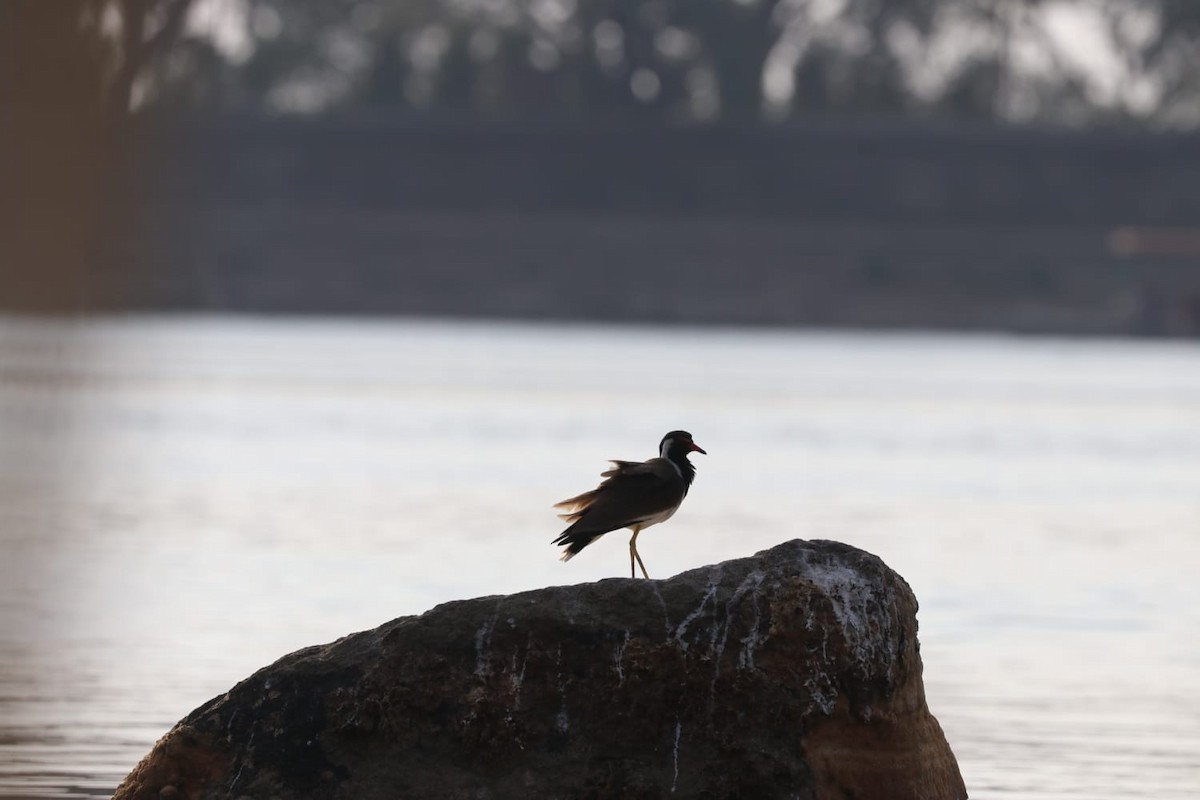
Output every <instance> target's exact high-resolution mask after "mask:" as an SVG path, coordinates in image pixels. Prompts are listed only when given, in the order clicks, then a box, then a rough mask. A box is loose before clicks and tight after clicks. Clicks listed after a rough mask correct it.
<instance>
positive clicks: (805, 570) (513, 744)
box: [116, 541, 966, 800]
mask: <svg viewBox="0 0 1200 800" xmlns="http://www.w3.org/2000/svg"><path fill="white" fill-rule="evenodd" d="M916 612H917V601H916V599H915V598H914V597H913V593H912V590H911V589H909V587H908V584H907V583H905V581H904V579H903V578H901V577H900V576H899V575H897V574H896V573H895V572H893V571H892V570H891V569H889V568H888V567H887V566H886V565H885V564H884V563H883V562H882V561H881V560H880V559H878V558H877V557H875V556H873V555H871V554H869V553H865V552H863V551H861V550H857V549H855V548H853V547H850V546H848V545H844V544H840V543H837V542H828V541H813V542H805V541H791V542H787V543H785V544H781V545H779V546H778V547H775V548H772V549H770V550H766V551H764V552H761V553H758V554H757V555H755V556H753V557H751V558H743V559H738V560H735V561H727V562H725V563H723V564H717V565H716V566H711V567H705V568H702V569H696V570H692V571H690V572H685V573H683V574H682V575H678V576H676V577H674V578H671V579H670V580H665V581H647V580H628V579H624V578H620V579H611V580H604V581H600V582H599V583H592V584H583V585H579V586H562V587H552V588H548V589H540V590H537V591H531V592H524V593H521V594H515V595H511V596H507V597H482V598H479V599H476V600H465V601H460V602H453V603H446V604H444V605H440V606H438V607H436V608H434V609H433V610H431V611H429V612H427V613H425V614H422V615H421V616H417V617H402V618H400V619H397V620H394V621H392V622H389V623H387V624H386V625H383V626H381V627H379V628H377V629H375V630H373V631H366V632H363V633H356V634H352V635H350V636H347V637H345V638H342V639H339V640H338V641H336V642H333V643H332V644H327V645H322V646H319V647H310V648H307V649H304V650H300V651H298V652H295V653H292V654H291V655H288V656H285V657H283V658H281V659H280V660H279V661H277V662H276V663H274V664H272V665H271V666H269V667H266V668H265V669H262V670H259V671H258V672H257V673H255V674H254V675H252V676H251V677H249V678H248V679H246V680H244V681H242V682H241V683H239V684H238V685H237V686H235V687H233V689H231V690H230V691H229V692H228V693H227V694H225V695H222V696H221V697H218V698H216V699H214V700H212V701H210V702H209V703H207V704H205V705H204V706H201V707H200V708H198V709H196V710H195V711H193V712H192V713H191V714H189V715H188V716H187V717H186V718H185V719H184V720H182V721H181V722H180V723H179V724H178V725H176V726H175V727H174V728H173V729H172V730H171V731H170V732H169V733H167V735H166V736H164V737H163V738H162V739H161V740H160V741H159V742H158V743H157V744H156V745H155V747H154V749H153V750H152V751H151V753H150V754H149V755H148V756H146V758H145V759H144V760H143V761H142V763H141V764H140V765H139V766H138V767H137V768H136V769H135V770H134V771H133V773H132V774H130V775H129V777H128V778H126V780H125V782H124V783H123V784H121V786H120V788H119V789H118V790H117V793H116V798H118V800H159V798H170V797H174V798H226V797H229V798H236V797H243V796H245V797H249V798H261V799H262V800H267V799H268V798H347V799H350V798H353V799H354V800H372V798H380V799H381V800H382V798H388V800H392V798H472V799H473V800H476V799H479V798H530V797H538V798H553V797H560V798H584V797H587V798H608V797H613V798H659V797H669V796H674V797H705V798H726V797H728V798H735V797H736V798H751V797H753V798H773V797H779V798H784V797H787V798H813V799H814V800H824V798H854V799H855V800H875V799H878V800H906V799H908V798H912V799H913V800H916V798H922V799H923V800H943V799H944V800H952V799H957V798H965V797H966V790H965V788H964V786H963V781H962V777H961V775H960V774H959V770H958V765H957V764H956V762H955V760H954V755H953V754H952V753H951V752H950V747H949V745H948V744H947V743H946V739H945V737H944V736H943V734H942V730H941V728H940V727H939V725H938V723H937V720H935V719H934V718H933V716H932V715H931V714H930V713H929V709H928V707H927V706H926V703H925V690H924V686H923V685H922V682H921V658H920V654H919V646H918V643H917V621H916Z"/></svg>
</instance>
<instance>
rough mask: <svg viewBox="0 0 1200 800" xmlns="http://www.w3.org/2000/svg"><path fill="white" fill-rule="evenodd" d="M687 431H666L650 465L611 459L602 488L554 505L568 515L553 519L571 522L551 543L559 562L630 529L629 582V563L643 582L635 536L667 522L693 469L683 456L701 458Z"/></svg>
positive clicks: (633, 574) (693, 476)
mask: <svg viewBox="0 0 1200 800" xmlns="http://www.w3.org/2000/svg"><path fill="white" fill-rule="evenodd" d="M703 452H704V449H703V448H702V447H700V445H698V444H696V443H695V442H693V441H692V435H691V434H690V433H688V432H687V431H671V432H670V433H668V434H667V435H666V436H664V437H663V438H662V442H660V443H659V445H658V458H652V459H650V460H649V461H617V460H615V459H614V460H613V462H612V463H613V468H612V469H610V470H608V471H607V472H602V473H600V477H602V478H606V479H607V480H605V481H604V482H603V483H601V484H600V485H599V486H597V487H596V488H595V489H592V490H591V491H590V492H584V493H583V494H581V495H579V496H578V497H572V498H571V499H569V500H563V501H562V502H561V503H556V504H555V505H554V507H555V508H561V509H563V510H564V511H566V512H567V513H565V514H559V515H558V516H559V517H560V518H562V519H564V520H566V521H567V522H570V523H573V524H572V525H571V527H569V528H567V529H566V530H565V531H563V532H562V533H561V534H559V536H558V538H557V539H555V540H554V544H565V545H566V548H565V549H564V550H563V554H562V560H563V561H569V560H570V559H571V557H573V556H575V555H576V554H578V553H579V551H580V550H582V549H583V548H585V547H587V546H588V545H589V544H591V543H592V542H594V541H596V540H597V539H599V538H600V537H601V536H603V535H604V534H606V533H608V532H609V531H615V530H617V529H618V528H629V529H630V530H632V531H633V538H631V539H630V540H629V577H631V578H636V577H637V575H636V573H634V571H633V561H634V559H637V564H638V566H639V567H641V568H642V575H643V576H645V577H646V579H647V580H648V579H649V578H650V576H649V575H648V574H646V565H645V564H643V563H642V557H641V556H640V555H638V551H637V538H638V534H639V533H641V532H642V531H643V530H645V529H646V528H649V527H650V526H651V525H657V524H658V523H660V522H666V521H667V520H669V519H670V518H671V515H672V514H674V513H675V512H676V510H678V508H679V504H680V503H682V502H683V498H685V497H687V493H688V488H689V487H690V486H691V485H692V479H693V478H695V477H696V468H695V467H693V466H692V462H690V461H688V459H687V456H688V453H703Z"/></svg>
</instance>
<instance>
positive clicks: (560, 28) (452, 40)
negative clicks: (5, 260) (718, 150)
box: [56, 0, 1200, 125]
mask: <svg viewBox="0 0 1200 800" xmlns="http://www.w3.org/2000/svg"><path fill="white" fill-rule="evenodd" d="M56 5H59V6H65V7H76V8H81V9H84V10H85V11H86V14H85V16H86V18H87V19H88V20H90V22H89V24H88V26H86V30H88V31H90V33H91V34H92V40H91V42H90V43H88V44H87V46H88V47H91V48H92V49H93V50H98V51H100V53H101V56H102V57H101V58H100V60H101V61H102V62H103V65H104V69H103V70H102V71H101V72H100V73H99V74H101V75H103V76H105V78H106V80H107V86H108V89H107V91H108V96H109V97H110V98H111V102H112V103H113V104H114V106H116V107H118V108H121V109H128V108H130V107H135V108H145V109H155V108H191V109H196V110H207V111H220V110H226V111H228V110H238V109H248V110H256V109H262V110H268V111H284V112H320V111H325V110H330V109H334V108H343V107H351V106H357V107H377V108H392V109H404V110H409V111H412V112H414V113H415V112H423V111H436V112H453V113H471V114H483V115H537V116H545V115H559V116H567V117H587V118H590V119H596V118H614V117H615V118H630V117H633V118H649V119H656V120H670V121H690V122H707V121H712V120H718V119H724V120H738V121H747V120H756V119H759V118H768V119H786V118H789V117H793V118H794V117H798V116H803V115H813V114H828V113H837V114H844V113H853V114H867V115H880V114H917V115H925V116H928V115H947V116H955V117H971V118H979V119H994V120H1007V121H1046V122H1068V123H1079V122H1086V121H1089V120H1091V121H1124V122H1137V121H1146V122H1151V123H1160V124H1176V125H1182V124H1187V125H1194V124H1197V122H1200V119H1197V117H1200V112H1196V111H1195V109H1196V108H1197V107H1200V104H1198V103H1197V102H1196V100H1197V99H1200V57H1198V56H1197V55H1196V53H1198V52H1200V47H1197V45H1200V41H1198V40H1200V4H1198V3H1196V2H1193V0H403V1H401V0H70V2H65V1H64V2H58V3H56ZM201 22H204V24H201Z"/></svg>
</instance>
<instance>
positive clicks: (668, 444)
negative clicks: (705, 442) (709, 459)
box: [658, 431, 708, 458]
mask: <svg viewBox="0 0 1200 800" xmlns="http://www.w3.org/2000/svg"><path fill="white" fill-rule="evenodd" d="M688 453H704V454H705V455H708V453H707V452H706V451H705V450H704V448H703V447H701V446H700V445H698V444H696V443H695V442H693V441H692V435H691V434H690V433H688V432H687V431H671V432H670V433H668V434H667V435H666V436H664V437H663V438H662V441H661V442H659V444H658V455H659V456H660V457H661V458H670V457H671V455H672V454H674V455H676V456H677V457H685V456H687V454H688Z"/></svg>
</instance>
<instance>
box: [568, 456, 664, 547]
mask: <svg viewBox="0 0 1200 800" xmlns="http://www.w3.org/2000/svg"><path fill="white" fill-rule="evenodd" d="M603 475H604V476H605V478H606V480H605V481H604V482H603V483H601V484H600V485H599V486H598V487H596V488H595V489H593V490H592V491H590V492H584V493H583V494H581V495H579V496H577V497H572V498H570V499H568V500H564V501H562V502H561V503H559V504H558V505H557V506H555V507H556V508H562V509H564V510H567V511H568V512H569V513H566V514H560V515H559V516H560V517H562V519H564V520H566V521H567V522H574V523H575V526H573V527H574V528H576V529H578V530H579V531H580V532H585V531H597V532H599V531H604V532H607V531H611V530H616V529H617V528H624V527H626V526H628V525H632V524H634V523H636V522H637V521H638V520H641V519H645V518H648V517H652V516H655V515H656V514H660V513H662V512H663V511H666V510H668V509H671V508H674V507H675V506H677V505H679V503H680V502H681V501H682V500H683V495H684V490H685V488H686V485H685V484H684V482H683V479H682V477H681V476H680V474H679V470H677V469H676V468H675V466H674V465H673V464H672V463H671V462H670V461H667V460H666V459H664V458H652V459H650V460H649V461H642V462H638V461H613V468H612V469H610V470H608V471H606V472H604V473H603Z"/></svg>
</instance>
